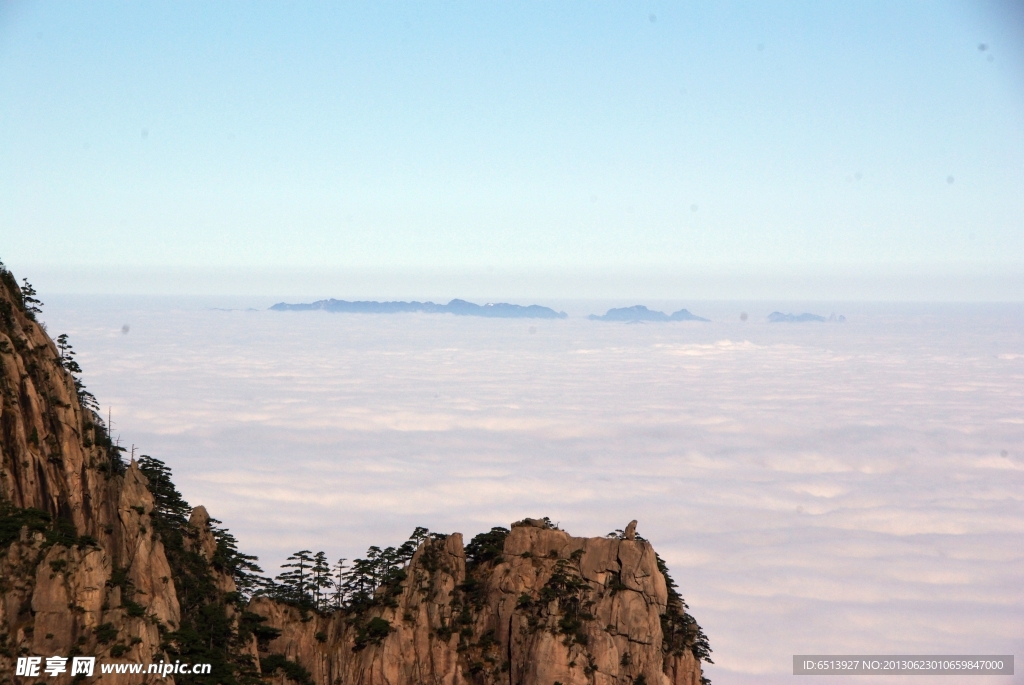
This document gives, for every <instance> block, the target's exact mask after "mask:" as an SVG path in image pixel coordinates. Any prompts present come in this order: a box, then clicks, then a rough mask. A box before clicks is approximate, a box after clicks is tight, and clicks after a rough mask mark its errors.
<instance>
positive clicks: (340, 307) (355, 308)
mask: <svg viewBox="0 0 1024 685" xmlns="http://www.w3.org/2000/svg"><path fill="white" fill-rule="evenodd" d="M271 309H272V310H274V311H278V312H286V311H291V312H299V311H310V310H314V309H319V310H323V311H325V312H335V313H347V314H399V313H402V312H424V313H427V314H455V315H456V316H484V317H489V318H495V319H564V318H566V317H567V316H568V314H566V313H565V312H556V311H555V310H554V309H551V308H550V307H542V306H541V305H539V304H531V305H528V306H525V307H524V306H523V305H519V304H509V303H507V302H497V303H488V304H484V305H479V304H475V303H473V302H467V301H466V300H452V301H451V302H449V303H448V304H435V303H434V302H373V301H357V302H349V301H348V300H335V299H334V298H331V299H329V300H318V301H316V302H310V303H305V304H288V303H286V302H278V303H277V304H275V305H274V306H273V307H271Z"/></svg>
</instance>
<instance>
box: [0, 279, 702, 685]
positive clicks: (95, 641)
mask: <svg viewBox="0 0 1024 685" xmlns="http://www.w3.org/2000/svg"><path fill="white" fill-rule="evenodd" d="M32 294H33V293H32V291H31V289H30V288H29V287H28V286H27V284H26V286H24V287H19V286H18V285H17V283H16V281H15V280H14V278H13V276H12V275H11V274H10V272H9V271H7V270H6V269H5V268H3V266H2V264H0V394H2V402H0V685H2V684H6V683H12V684H17V685H34V684H35V683H36V682H38V681H39V680H40V679H41V678H40V677H38V676H37V677H23V676H18V675H16V674H15V662H16V660H17V658H18V657H21V656H41V657H44V658H45V657H50V656H64V657H71V656H75V655H85V656H96V657H98V660H99V661H100V662H105V663H112V662H129V663H143V664H148V663H153V662H173V661H175V660H183V661H185V662H190V663H211V664H212V665H213V670H212V672H211V673H210V674H208V675H179V676H171V677H168V678H165V679H162V680H161V679H156V680H154V678H153V676H149V675H146V674H127V673H122V674H106V675H104V674H101V673H100V672H99V670H98V669H97V672H96V673H95V675H94V676H92V677H89V678H86V679H85V680H84V682H97V683H117V684H122V683H123V684H125V685H136V684H139V683H144V682H162V683H177V685H186V684H187V683H209V684H211V685H212V684H214V683H219V684H222V685H230V684H234V683H237V684H239V685H241V684H244V683H260V682H273V683H280V684H282V685H285V684H288V683H295V684H296V685H300V684H301V685H312V684H313V683H315V684H316V685H406V684H408V685H414V684H417V685H418V684H421V683H422V684H428V683H430V684H433V683H437V684H442V683H443V684H445V685H457V684H461V683H478V684H480V685H483V684H486V683H509V684H510V685H553V684H555V683H561V684H562V685H583V684H584V683H587V684H594V685H606V684H607V685H610V684H612V683H621V684H627V683H628V684H632V685H641V684H649V685H655V684H661V685H670V684H671V685H683V684H686V685H698V684H699V683H701V682H702V671H701V666H700V659H701V658H702V657H705V658H706V656H707V649H706V647H707V642H706V638H705V637H704V636H703V633H702V632H701V631H700V628H699V626H697V624H696V623H695V622H694V621H693V619H692V618H691V617H690V616H689V614H688V613H687V612H686V610H685V609H686V607H685V605H684V604H683V603H682V600H681V598H680V597H679V596H678V594H676V593H675V592H674V590H673V589H672V583H671V581H670V580H667V576H666V574H665V572H664V571H665V569H664V566H663V564H661V562H660V560H659V559H658V557H657V555H656V554H655V553H654V550H653V548H652V547H651V545H650V544H649V543H648V542H646V541H644V540H642V539H640V538H636V537H635V536H634V529H633V527H632V526H631V527H629V528H628V529H627V531H626V533H623V534H621V535H620V536H618V537H610V538H575V537H572V536H570V535H569V534H568V533H566V532H564V531H561V530H558V529H557V528H555V527H553V526H551V525H550V522H548V521H547V520H533V519H525V520H524V521H521V522H519V523H517V524H513V526H512V527H511V530H506V529H503V528H495V529H493V530H492V531H491V533H489V534H484V535H482V536H478V538H475V539H474V541H473V543H472V544H470V545H468V546H464V545H463V539H462V536H461V534H459V533H454V534H451V535H438V534H434V535H429V536H424V537H423V538H422V539H418V541H417V544H416V545H414V546H412V547H409V551H408V554H407V556H406V557H404V559H405V561H404V562H403V567H402V568H398V569H396V572H395V573H394V574H393V575H392V576H390V577H389V580H387V582H385V583H384V584H383V585H382V586H381V587H379V588H377V589H376V590H373V589H372V587H373V586H371V591H370V592H368V593H366V594H365V596H364V598H363V600H361V601H360V602H359V603H358V604H344V603H342V604H340V605H339V606H338V607H337V608H336V610H334V611H330V612H328V611H324V610H321V611H317V610H316V609H315V608H314V607H313V606H311V605H310V604H309V603H308V602H306V601H305V600H304V599H303V597H299V598H298V599H295V598H294V597H292V598H291V599H288V598H287V597H283V596H282V595H281V594H280V593H279V592H275V590H274V587H275V586H274V584H273V583H271V582H269V581H264V580H260V579H259V578H258V577H257V576H256V575H254V572H255V571H257V570H258V569H257V568H256V567H255V566H254V565H253V564H252V563H251V562H252V561H253V558H252V557H246V556H245V555H243V554H241V553H239V552H238V551H237V549H236V548H235V544H234V542H235V541H234V538H233V537H231V536H230V534H228V533H227V531H225V530H223V529H220V528H217V527H216V525H215V522H212V521H211V519H210V516H209V515H208V513H207V511H206V509H205V508H204V507H201V506H200V507H195V508H194V509H193V508H191V507H189V505H188V504H187V503H186V502H184V500H183V499H181V496H180V493H178V492H177V490H176V489H175V488H174V485H173V483H172V482H171V480H170V470H169V469H167V468H166V467H165V466H164V465H163V464H162V462H159V461H158V460H154V459H152V458H149V457H144V458H141V459H140V460H139V462H138V463H136V462H135V461H132V462H131V463H129V464H125V463H124V461H123V460H122V458H121V455H120V453H121V452H122V451H123V450H121V449H120V448H119V446H117V445H116V444H113V443H112V442H111V439H110V436H109V434H108V432H107V429H106V427H105V426H104V423H103V421H102V419H101V417H100V416H98V415H97V413H96V412H95V411H93V409H92V408H91V407H95V406H96V405H95V401H94V400H93V399H92V396H91V395H90V394H89V393H88V392H87V391H86V390H85V388H84V386H83V385H82V383H81V380H80V379H79V378H78V377H77V376H76V373H78V372H80V369H78V367H77V364H75V363H74V361H73V352H72V351H71V350H70V348H69V346H68V344H67V341H66V339H60V340H59V342H58V343H57V344H55V343H54V341H53V340H51V339H50V337H49V335H48V334H47V332H46V330H45V328H44V327H43V326H42V325H41V324H40V323H39V322H38V321H36V320H35V316H34V314H35V311H36V308H35V307H34V306H33V305H34V303H35V302H34V299H33V298H32ZM480 540H483V541H484V542H479V541H480ZM484 543H486V544H484ZM413 550H415V552H413ZM277 587H278V588H280V586H277ZM321 609H323V607H321ZM42 679H43V680H44V681H45V682H47V683H53V684H54V685H66V684H67V683H71V682H72V681H73V679H72V676H71V674H70V673H67V672H65V673H63V674H61V675H58V676H56V677H45V676H43V677H42ZM75 682H82V681H81V679H78V680H75Z"/></svg>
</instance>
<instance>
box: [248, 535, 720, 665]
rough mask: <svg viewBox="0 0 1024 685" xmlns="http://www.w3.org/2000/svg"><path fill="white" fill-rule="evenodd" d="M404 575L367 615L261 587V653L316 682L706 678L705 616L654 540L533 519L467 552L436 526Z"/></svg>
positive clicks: (256, 605)
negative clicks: (678, 587) (269, 594)
mask: <svg viewBox="0 0 1024 685" xmlns="http://www.w3.org/2000/svg"><path fill="white" fill-rule="evenodd" d="M403 575H404V578H403V580H401V582H400V583H398V584H397V585H396V586H394V587H392V588H381V590H379V591H378V593H377V600H378V601H377V606H375V607H373V608H371V609H370V610H368V611H367V612H365V614H363V615H356V616H353V615H352V614H351V613H345V612H335V613H333V614H329V615H316V614H313V613H310V612H303V611H302V610H301V609H299V608H296V607H294V606H288V605H286V604H282V603H280V602H275V601H272V600H269V599H266V598H257V599H255V600H254V601H253V602H252V603H251V604H250V607H249V609H250V611H252V612H253V613H255V614H258V615H259V616H261V617H263V618H264V619H265V621H264V622H263V623H262V625H263V626H264V630H265V632H266V633H268V634H269V635H271V636H273V637H272V639H268V640H266V641H265V642H264V643H263V644H261V645H260V648H261V651H262V653H263V654H264V655H269V654H280V655H284V656H285V658H287V659H288V660H289V661H292V662H294V663H296V664H299V665H301V666H302V667H303V668H304V669H305V670H306V671H307V672H308V674H309V675H308V678H309V680H310V681H312V682H313V683H316V684H317V685H329V684H332V683H361V684H364V685H421V684H423V685H426V684H431V685H433V684H437V685H458V684H461V683H467V684H468V683H478V684H481V685H483V684H490V683H495V684H498V683H511V684H520V683H521V684H523V685H534V684H536V685H540V684H544V685H550V684H552V683H562V685H612V684H613V683H615V684H619V683H622V684H626V683H631V684H633V683H649V684H650V685H700V683H701V682H702V671H701V666H700V662H699V660H698V659H697V657H696V655H695V653H694V649H693V646H694V642H695V641H696V639H697V637H698V635H697V633H698V631H699V628H696V624H695V623H693V624H688V623H686V622H685V619H684V618H683V617H684V616H685V614H683V613H682V611H681V610H682V608H683V607H681V606H676V607H672V606H671V602H672V598H671V597H670V592H669V588H668V586H667V584H666V579H665V576H664V575H663V573H662V572H661V570H660V569H659V565H658V560H657V557H656V555H655V553H654V549H653V548H652V547H651V545H650V544H649V543H648V542H646V541H643V540H630V539H616V538H576V537H572V536H570V535H569V534H568V533H566V532H564V531H561V530H557V529H552V528H550V527H549V526H548V525H547V524H546V523H545V522H543V521H537V520H531V519H526V520H525V521H522V522H519V523H517V524H513V526H512V529H511V531H510V532H509V533H508V534H507V536H506V537H505V539H504V541H503V544H502V546H501V553H500V554H498V555H496V556H494V557H493V558H489V559H486V560H484V561H481V562H478V563H473V562H472V560H468V559H467V556H466V552H465V549H464V547H463V541H462V536H461V535H460V534H459V533H454V534H452V535H448V536H438V537H434V538H432V539H430V540H428V541H427V542H425V543H424V544H423V545H422V546H421V547H420V548H419V549H418V550H417V551H416V553H415V555H413V558H412V560H411V561H410V563H409V565H408V567H407V569H406V570H405V573H404V574H403ZM673 608H674V609H676V610H677V612H678V613H677V614H676V618H677V619H678V620H677V621H675V622H673V621H672V620H666V618H667V616H669V615H670V614H671V611H672V609H673ZM691 625H692V629H691V630H690V632H688V633H687V632H686V628H687V627H689V626H691ZM374 626H376V627H377V628H376V631H377V632H376V635H374V636H373V637H372V638H370V639H367V636H368V635H369V634H370V633H371V632H372V631H373V630H374ZM666 628H668V629H669V630H677V629H680V628H682V629H683V630H682V633H681V634H678V635H675V636H673V635H669V636H668V637H666V635H665V629H666ZM264 663H267V662H266V661H265V662H264ZM268 675H273V674H268ZM278 677H280V678H281V681H280V682H282V683H283V682H286V678H285V674H284V673H283V672H279V674H278Z"/></svg>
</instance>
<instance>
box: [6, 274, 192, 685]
mask: <svg viewBox="0 0 1024 685" xmlns="http://www.w3.org/2000/svg"><path fill="white" fill-rule="evenodd" d="M61 356H62V355H61V352H60V351H59V350H58V348H57V346H56V345H55V344H54V342H53V341H52V340H51V339H50V337H49V336H48V335H47V333H46V331H45V329H44V328H43V327H42V326H41V325H40V324H39V323H38V322H37V321H35V320H34V316H33V311H32V307H31V301H29V302H26V301H25V295H23V293H22V292H21V290H20V288H19V287H18V286H17V284H16V283H15V281H14V278H13V276H12V275H11V274H10V272H8V271H6V270H5V269H2V268H0V394H2V401H0V436H2V441H0V517H2V518H0V521H2V524H3V525H2V527H0V682H11V681H12V678H13V682H19V679H18V678H17V677H14V676H13V674H14V672H15V668H14V661H15V659H16V657H18V656H23V655H40V656H53V655H64V656H67V655H73V654H84V655H96V656H99V657H105V658H109V659H110V660H117V659H120V660H125V661H136V662H139V661H142V662H149V661H151V660H152V659H153V657H154V655H156V656H157V657H158V658H159V655H161V653H162V652H163V650H162V648H161V632H162V631H168V630H170V631H173V630H174V629H176V628H177V627H178V622H179V619H180V610H179V604H178V597H177V594H176V592H175V585H174V583H173V582H172V581H171V570H170V567H169V565H168V561H167V557H166V556H165V554H164V548H163V543H162V541H161V540H160V538H159V537H157V536H154V535H153V532H152V530H153V526H152V521H151V519H150V514H151V512H152V511H153V497H152V495H151V494H150V492H149V490H148V489H147V481H146V478H145V476H143V475H142V473H141V472H140V471H139V469H138V467H137V465H136V464H134V463H133V464H131V465H129V466H128V467H127V468H126V467H125V465H124V463H123V462H122V461H121V459H120V457H119V450H118V449H117V447H116V446H115V445H112V444H111V443H110V439H109V437H108V436H107V433H106V430H105V428H104V426H103V423H102V421H101V420H100V418H99V416H97V415H96V413H95V412H93V411H91V410H90V409H88V408H85V407H83V406H82V402H81V399H87V398H88V397H89V396H87V395H84V394H83V395H82V398H80V392H81V393H84V390H83V389H82V388H80V387H78V386H76V382H75V378H74V377H73V375H72V374H71V373H70V372H69V371H68V370H67V368H65V363H64V360H62V359H61ZM144 678H145V677H144V676H121V677H120V679H119V680H118V681H117V682H123V683H135V682H142V681H143V680H144ZM32 680H33V682H34V681H35V680H37V679H32ZM70 680H71V678H70V675H69V674H64V675H62V676H58V677H56V678H52V679H49V682H54V683H64V682H70ZM97 680H100V679H97ZM107 681H109V682H113V681H111V680H110V679H109V678H108V679H107Z"/></svg>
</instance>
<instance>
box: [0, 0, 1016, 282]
mask: <svg viewBox="0 0 1024 685" xmlns="http://www.w3.org/2000/svg"><path fill="white" fill-rule="evenodd" d="M1021 159H1024V10H1022V9H1021V5H1020V4H1019V3H1012V2H987V3H986V2H978V3H950V2H928V3H925V2H898V3H892V2H863V3H838V2H836V3H787V2H777V3H740V2H735V3H733V2H730V3H685V4H683V3H660V2H642V3H641V2H626V3H612V2H608V3H583V2H565V3H385V4H380V3H258V4H255V3H169V2H152V3H120V2H95V3H69V2H55V3H39V2H24V3H20V2H19V3H13V2H3V3H0V258H3V259H4V261H5V262H6V263H7V264H8V265H9V266H11V267H12V268H13V269H14V270H15V271H16V272H18V273H22V274H25V275H27V276H30V277H32V279H33V281H34V282H35V283H36V284H37V286H39V285H41V286H43V289H44V290H48V291H49V292H66V293H87V292H93V293H104V292H106V293H111V292H118V293H150V294H198V293H223V294H250V293H262V294H267V295H271V294H281V295H285V294H302V295H306V294H311V295H318V296H336V297H345V296H357V295H358V296H374V295H380V296H391V297H400V296H401V297H426V296H431V297H439V298H443V297H456V296H495V297H525V296H530V297H540V296H544V295H547V296H550V297H577V298H586V297H615V296H624V297H625V296H659V297H665V298H668V297H673V296H691V297H702V298H708V299H714V298H716V297H717V298H726V299H727V298H736V297H740V298H744V297H752V296H758V295H761V296H767V297H792V298H805V299H806V298H813V297H824V298H829V297H832V298H840V299H911V300H913V299H918V300H920V299H926V300H927V299H939V300H972V299H973V300H979V299H980V300H986V299H987V300H1003V301H1007V300H1009V301H1019V300H1020V299H1021V297H1024V277H1022V276H1020V274H1021V273H1024V268H1022V267H1024V257H1022V255H1024V231H1022V230H1021V218H1022V216H1024V192H1021V189H1022V188H1024V165H1021V163H1020V160H1021Z"/></svg>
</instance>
